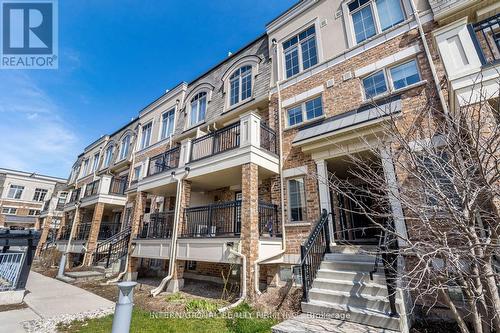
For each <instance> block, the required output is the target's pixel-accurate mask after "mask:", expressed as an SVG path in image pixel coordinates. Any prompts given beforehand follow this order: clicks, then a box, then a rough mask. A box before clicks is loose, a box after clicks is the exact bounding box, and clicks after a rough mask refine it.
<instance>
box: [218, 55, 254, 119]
mask: <svg viewBox="0 0 500 333" xmlns="http://www.w3.org/2000/svg"><path fill="white" fill-rule="evenodd" d="M260 62H261V59H260V58H259V57H258V56H256V55H250V56H245V57H243V58H241V59H239V60H237V61H236V62H235V63H233V64H232V65H231V67H229V68H228V70H227V71H226V72H225V73H224V75H223V76H222V81H223V82H224V85H223V89H224V90H223V91H224V94H225V98H224V112H226V111H228V110H232V109H235V108H237V107H238V106H240V105H242V104H245V103H246V102H248V101H250V100H251V99H252V98H254V97H255V82H256V79H257V76H258V73H259V64H260ZM243 66H251V67H252V71H251V75H252V93H251V94H250V97H248V98H246V99H244V100H243V101H242V100H240V101H239V102H238V103H235V104H233V105H231V84H230V78H231V75H233V73H234V72H235V71H237V70H238V69H240V68H241V67H243ZM240 92H241V80H240ZM240 97H241V96H240Z"/></svg>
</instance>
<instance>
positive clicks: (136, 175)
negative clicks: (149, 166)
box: [134, 165, 142, 180]
mask: <svg viewBox="0 0 500 333" xmlns="http://www.w3.org/2000/svg"><path fill="white" fill-rule="evenodd" d="M141 169H142V167H141V166H140V165H139V166H136V167H135V168H134V180H139V178H140V177H141Z"/></svg>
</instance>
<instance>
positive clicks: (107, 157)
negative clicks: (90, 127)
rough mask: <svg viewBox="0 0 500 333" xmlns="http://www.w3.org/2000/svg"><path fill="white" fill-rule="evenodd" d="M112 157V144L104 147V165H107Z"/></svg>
mask: <svg viewBox="0 0 500 333" xmlns="http://www.w3.org/2000/svg"><path fill="white" fill-rule="evenodd" d="M112 159H113V146H109V147H108V148H107V149H106V155H105V156H104V167H105V168H106V167H108V166H109V165H110V164H111V160H112Z"/></svg>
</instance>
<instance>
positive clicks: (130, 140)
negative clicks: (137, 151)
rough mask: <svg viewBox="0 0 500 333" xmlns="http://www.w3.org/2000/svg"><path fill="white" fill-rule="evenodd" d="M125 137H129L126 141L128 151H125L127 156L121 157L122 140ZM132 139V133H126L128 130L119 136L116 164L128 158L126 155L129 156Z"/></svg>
mask: <svg viewBox="0 0 500 333" xmlns="http://www.w3.org/2000/svg"><path fill="white" fill-rule="evenodd" d="M127 136H128V137H129V139H128V151H127V154H125V156H123V157H122V153H123V140H124V139H125V138H126V137H127ZM132 138H133V136H132V133H131V132H130V131H128V130H127V131H126V132H125V133H124V134H123V135H122V136H121V138H120V146H119V152H118V160H117V162H120V161H123V160H125V159H126V158H127V157H128V155H129V154H130V149H131V148H132V144H133V142H132Z"/></svg>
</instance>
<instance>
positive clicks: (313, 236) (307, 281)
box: [299, 209, 330, 302]
mask: <svg viewBox="0 0 500 333" xmlns="http://www.w3.org/2000/svg"><path fill="white" fill-rule="evenodd" d="M325 253H330V233H329V230H328V212H327V211H326V209H323V212H322V213H321V216H320V218H319V220H318V223H316V225H315V226H314V229H313V230H311V233H310V234H309V237H307V239H306V240H305V242H304V243H303V244H302V245H301V246H300V264H299V266H300V271H301V275H302V297H303V299H304V301H306V302H308V301H309V289H311V286H312V283H313V281H314V279H315V278H316V273H317V272H318V270H319V267H320V265H321V261H322V260H323V257H324V256H325Z"/></svg>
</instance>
